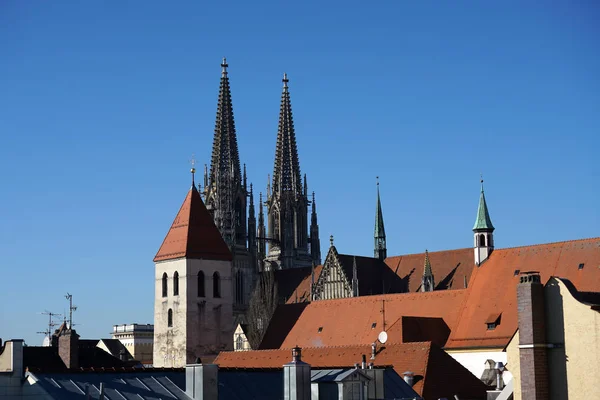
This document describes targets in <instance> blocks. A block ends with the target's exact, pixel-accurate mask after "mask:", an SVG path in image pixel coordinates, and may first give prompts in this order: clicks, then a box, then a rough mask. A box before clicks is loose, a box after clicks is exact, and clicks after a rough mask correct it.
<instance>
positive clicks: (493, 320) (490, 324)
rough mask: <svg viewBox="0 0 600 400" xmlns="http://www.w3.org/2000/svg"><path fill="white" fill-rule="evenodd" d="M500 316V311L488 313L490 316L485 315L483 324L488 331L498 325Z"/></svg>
mask: <svg viewBox="0 0 600 400" xmlns="http://www.w3.org/2000/svg"><path fill="white" fill-rule="evenodd" d="M501 316H502V313H494V314H490V316H489V317H487V319H486V320H485V324H486V325H487V330H488V331H493V330H494V329H496V327H497V326H498V325H500V317H501Z"/></svg>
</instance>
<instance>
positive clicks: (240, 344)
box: [235, 335, 244, 350]
mask: <svg viewBox="0 0 600 400" xmlns="http://www.w3.org/2000/svg"><path fill="white" fill-rule="evenodd" d="M243 348H244V339H242V335H238V337H237V339H235V349H236V350H242V349H243Z"/></svg>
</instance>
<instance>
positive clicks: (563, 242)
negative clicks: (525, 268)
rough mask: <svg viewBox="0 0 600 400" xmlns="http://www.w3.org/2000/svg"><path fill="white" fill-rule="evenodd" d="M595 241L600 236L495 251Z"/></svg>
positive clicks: (503, 248) (599, 238)
mask: <svg viewBox="0 0 600 400" xmlns="http://www.w3.org/2000/svg"><path fill="white" fill-rule="evenodd" d="M594 240H600V236H596V237H590V238H582V239H571V240H559V241H556V242H548V243H536V244H528V245H523V246H513V247H502V248H496V249H495V251H498V250H512V249H521V248H524V247H540V246H549V245H556V244H566V243H575V242H585V241H594Z"/></svg>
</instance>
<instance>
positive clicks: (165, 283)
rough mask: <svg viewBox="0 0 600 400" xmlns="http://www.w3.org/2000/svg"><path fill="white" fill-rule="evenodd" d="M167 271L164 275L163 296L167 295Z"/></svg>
mask: <svg viewBox="0 0 600 400" xmlns="http://www.w3.org/2000/svg"><path fill="white" fill-rule="evenodd" d="M167 292H168V290H167V273H166V272H165V273H164V274H163V277H162V295H163V296H162V297H167Z"/></svg>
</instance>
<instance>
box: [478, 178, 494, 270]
mask: <svg viewBox="0 0 600 400" xmlns="http://www.w3.org/2000/svg"><path fill="white" fill-rule="evenodd" d="M494 229H495V228H494V225H492V219H491V218H490V213H489V211H488V207H487V203H486V201H485V194H484V192H483V178H482V179H481V194H480V195H479V207H478V208H477V219H476V220H475V225H474V226H473V234H474V246H475V247H474V249H475V250H474V251H475V264H477V265H480V264H481V263H483V262H484V261H485V260H487V259H488V257H489V256H490V255H491V254H492V251H493V250H494Z"/></svg>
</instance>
